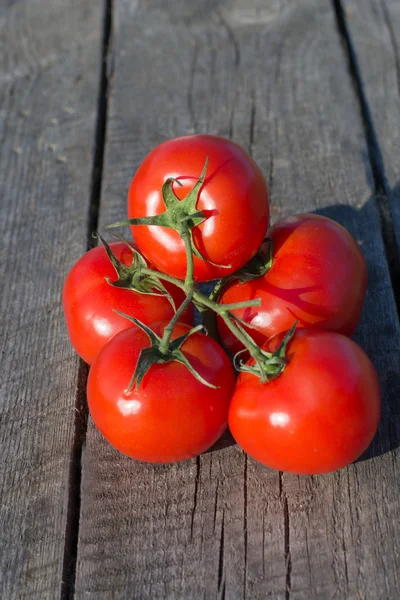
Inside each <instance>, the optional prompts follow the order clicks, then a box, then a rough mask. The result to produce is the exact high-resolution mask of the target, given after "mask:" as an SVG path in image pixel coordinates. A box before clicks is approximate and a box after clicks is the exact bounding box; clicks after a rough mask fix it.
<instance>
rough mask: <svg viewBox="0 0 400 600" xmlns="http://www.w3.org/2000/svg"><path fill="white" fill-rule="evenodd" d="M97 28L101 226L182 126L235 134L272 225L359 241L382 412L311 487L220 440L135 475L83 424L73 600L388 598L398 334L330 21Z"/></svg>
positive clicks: (153, 18)
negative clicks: (328, 229) (104, 83)
mask: <svg viewBox="0 0 400 600" xmlns="http://www.w3.org/2000/svg"><path fill="white" fill-rule="evenodd" d="M113 31H114V37H113V44H112V48H113V51H112V54H111V55H110V57H109V62H110V65H112V73H111V76H110V82H109V84H110V88H109V91H110V94H109V110H108V115H109V120H108V128H107V138H106V155H105V175H104V181H103V194H102V199H101V211H100V220H101V223H102V224H103V225H105V224H106V223H108V222H111V221H113V220H116V219H120V218H122V216H123V215H124V213H125V210H126V208H125V207H126V193H127V188H128V185H129V182H130V179H131V177H132V175H133V173H134V171H135V169H136V168H137V166H138V165H139V163H140V161H141V160H142V159H143V157H144V156H145V154H146V153H147V152H148V151H149V150H150V149H151V148H152V147H154V146H155V145H156V144H158V143H160V142H162V141H163V140H165V139H168V138H170V137H173V136H177V135H182V134H187V133H193V132H195V131H196V132H208V133H215V134H219V135H223V136H227V137H231V138H232V139H234V140H236V141H237V142H239V143H240V144H242V145H243V146H244V147H246V148H248V149H249V151H251V153H252V154H253V156H254V158H255V159H256V160H257V161H258V163H259V164H260V166H261V167H262V169H263V171H264V173H265V175H266V177H267V180H268V181H269V185H270V190H271V195H272V210H273V218H274V219H277V218H278V217H280V216H282V215H285V214H288V213H291V212H300V211H318V212H319V213H322V214H326V215H328V216H330V217H332V218H334V219H336V220H338V221H340V222H341V223H343V224H344V225H345V226H346V227H347V228H348V229H349V230H350V231H351V232H352V233H353V235H354V236H355V237H356V239H357V240H358V241H359V243H360V245H361V246H362V248H363V251H364V252H365V255H366V257H367V260H368V267H369V275H370V286H369V291H368V296H367V300H366V305H365V311H364V315H363V320H362V323H361V325H360V328H359V331H358V334H357V339H358V341H359V342H360V343H361V344H362V346H363V347H364V348H365V349H366V350H367V352H368V353H369V354H370V355H371V357H372V358H373V360H374V362H375V364H376V366H377V368H378V370H379V374H380V378H381V383H382V391H383V400H384V405H383V419H382V426H381V428H380V431H379V435H378V436H377V438H376V440H375V442H374V444H373V446H372V448H371V450H370V451H369V454H368V455H367V456H366V457H364V458H366V460H364V461H360V462H358V463H356V464H355V465H352V466H350V467H349V468H347V469H344V470H343V471H341V472H340V473H336V474H331V475H326V476H323V477H296V476H291V475H280V474H279V473H277V472H274V471H271V470H268V469H265V468H263V467H262V466H261V465H259V464H257V463H256V462H254V461H252V460H251V459H248V458H247V457H246V456H245V455H244V454H243V453H242V452H241V450H240V449H239V448H238V447H237V446H234V447H230V448H225V449H224V450H221V451H218V452H213V453H209V454H207V455H204V456H201V457H199V458H198V459H197V460H192V461H188V462H186V463H182V464H175V465H170V466H153V465H148V464H139V463H135V462H133V461H130V460H129V459H127V458H125V457H123V456H121V455H120V454H118V453H117V452H116V451H114V450H113V449H112V448H111V447H109V446H108V445H107V444H106V442H105V441H104V440H103V439H102V437H101V435H100V434H99V433H98V432H97V431H96V430H95V428H94V426H93V424H92V423H91V422H90V423H89V430H88V437H87V446H86V448H85V451H84V454H83V481H82V513H81V522H80V539H79V548H78V564H77V581H76V595H77V597H78V598H84V597H95V598H99V599H102V598H110V597H112V598H118V599H119V598H121V599H125V598H132V597H134V598H141V599H142V598H152V599H156V598H174V599H177V598H207V599H208V598H221V599H222V598H229V599H236V598H240V599H241V598H251V599H256V598H260V599H264V598H266V597H272V598H277V599H282V600H283V599H285V600H286V599H288V598H295V599H302V598H307V599H309V598H312V599H320V598H324V599H330V598H346V599H347V598H351V599H352V598H371V599H377V598H395V597H397V596H398V593H399V587H398V575H397V572H398V570H399V553H398V550H397V549H398V547H399V542H400V540H399V531H398V525H397V524H398V521H399V516H400V515H399V512H400V510H399V505H398V502H397V496H398V485H399V475H398V473H399V469H398V450H397V446H398V445H399V422H398V409H397V408H396V402H397V397H398V394H399V391H400V390H399V382H398V376H397V373H398V364H399V359H400V351H399V342H398V340H399V333H400V331H399V324H398V320H397V317H396V313H395V303H394V298H393V292H392V289H391V286H390V280H389V275H388V268H387V264H386V259H385V254H384V248H383V243H382V237H381V233H380V223H379V215H378V210H377V204H376V199H375V197H374V190H373V188H372V187H371V176H370V174H371V166H370V163H369V161H368V154H367V151H366V140H365V136H364V129H363V125H362V122H361V118H360V111H359V105H358V100H357V97H356V95H355V93H354V88H353V86H352V82H351V79H350V76H349V73H348V68H347V57H346V55H345V50H344V47H343V44H342V42H341V39H340V35H339V33H338V30H337V26H336V20H335V15H334V12H333V10H332V9H331V6H330V5H328V4H327V3H320V2H318V1H317V0H300V1H298V2H283V1H282V2H279V1H277V2H272V3H265V2H261V1H260V2H258V1H257V0H252V1H251V2H248V1H246V2H245V0H223V1H220V2H209V1H206V0H202V1H201V2H195V1H194V0H193V1H189V2H188V1H186V2H184V1H183V0H181V1H177V2H173V3H172V2H171V3H165V2H162V1H161V0H158V1H156V0H154V1H152V2H135V3H130V2H124V1H122V0H120V1H117V2H116V3H115V5H114V30H113ZM372 456H374V457H375V458H373V459H372V458H371V457H372ZM368 457H369V458H368Z"/></svg>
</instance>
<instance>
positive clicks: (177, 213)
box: [106, 157, 231, 269]
mask: <svg viewBox="0 0 400 600" xmlns="http://www.w3.org/2000/svg"><path fill="white" fill-rule="evenodd" d="M207 167H208V157H207V158H206V161H205V163H204V167H203V170H202V172H201V174H200V177H199V179H198V180H197V182H196V183H195V185H194V186H193V188H192V189H191V190H190V192H189V193H188V194H187V196H186V197H185V198H184V199H183V200H179V198H177V197H176V196H175V194H174V190H173V189H172V184H173V183H177V184H179V185H182V183H181V182H180V181H179V180H178V179H175V178H173V177H169V178H168V179H167V180H166V181H165V182H164V184H163V186H162V189H161V192H162V197H163V200H164V204H165V208H166V210H165V211H164V212H163V213H161V214H159V215H154V216H150V217H136V218H133V219H124V220H123V221H118V222H117V223H112V224H111V225H107V227H106V229H111V228H114V227H125V226H131V225H157V226H159V227H168V228H169V229H175V231H177V232H178V233H179V235H180V236H181V237H182V236H184V235H187V232H188V231H189V233H190V244H191V248H192V251H193V254H194V255H195V256H196V257H197V258H198V259H200V260H204V261H205V262H208V263H210V264H211V265H213V266H216V267H220V268H222V269H229V268H230V267H231V266H230V265H217V264H215V263H213V262H211V261H210V260H208V259H207V258H205V257H204V256H203V255H202V254H201V252H200V251H199V249H198V248H196V246H195V244H194V240H193V234H192V229H193V228H194V227H197V225H200V224H201V223H203V222H204V221H205V220H206V219H207V215H206V214H205V213H204V212H203V211H201V210H197V209H196V204H197V201H198V199H199V193H200V189H201V187H202V185H203V184H204V180H205V177H206V173H207Z"/></svg>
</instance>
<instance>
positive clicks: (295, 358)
mask: <svg viewBox="0 0 400 600" xmlns="http://www.w3.org/2000/svg"><path fill="white" fill-rule="evenodd" d="M281 338H282V335H281V334H280V335H278V336H275V337H274V338H272V339H271V340H269V341H268V342H267V344H265V346H264V349H265V350H267V351H269V352H274V351H275V350H276V349H277V347H278V345H279V343H280V341H281ZM286 356H287V358H288V361H289V362H288V364H287V366H286V368H285V370H284V371H283V373H282V375H280V376H279V377H278V378H277V379H274V380H273V381H271V382H269V383H265V384H262V383H261V382H260V380H259V379H258V377H256V376H254V375H252V374H250V373H241V374H240V375H239V379H238V382H237V385H236V389H235V393H234V395H233V398H232V402H231V405H230V409H229V427H230V430H231V432H232V435H233V437H234V438H235V440H236V441H237V442H238V444H239V445H240V446H241V447H242V448H243V449H244V450H245V451H246V452H248V453H249V454H250V456H252V457H253V458H255V459H256V460H258V461H259V462H261V463H263V464H264V465H267V466H268V467H272V468H274V469H278V470H280V471H288V472H291V473H298V474H317V473H326V472H328V471H334V470H336V469H341V468H342V467H345V466H346V465H348V464H350V463H351V462H353V461H354V460H356V459H357V458H358V457H359V456H360V454H362V452H364V450H366V448H367V447H368V445H369V444H370V442H371V440H372V438H373V437H374V435H375V432H376V430H377V427H378V424H379V419H380V393H379V382H378V377H377V374H376V371H375V369H374V366H373V365H372V363H371V361H370V360H369V358H368V357H367V355H366V354H365V353H364V352H363V350H362V349H361V348H360V347H359V346H358V345H357V344H356V343H355V342H353V341H352V340H351V339H350V338H348V337H345V336H343V335H341V334H339V333H333V332H329V331H318V330H307V329H302V330H301V329H300V330H297V331H296V333H295V335H294V337H293V338H292V340H291V341H290V342H289V345H288V348H287V353H286Z"/></svg>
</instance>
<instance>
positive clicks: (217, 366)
mask: <svg viewBox="0 0 400 600" xmlns="http://www.w3.org/2000/svg"><path fill="white" fill-rule="evenodd" d="M165 324H166V323H161V324H157V325H152V329H153V330H154V331H155V332H156V333H157V334H158V335H161V333H162V331H163V328H164V326H165ZM188 330H189V327H188V326H187V325H184V324H182V323H178V324H177V326H176V327H175V330H174V334H173V338H175V337H179V336H181V335H184V334H185V333H186V332H187V331H188ZM147 346H149V341H148V338H147V335H146V334H145V333H144V332H143V331H141V330H139V329H138V328H136V327H131V328H130V329H127V330H125V331H123V332H121V333H119V334H118V335H116V336H115V337H114V338H113V339H112V340H111V341H110V342H109V343H108V344H107V345H106V346H105V347H104V348H103V350H102V351H101V352H100V354H99V355H98V356H97V358H96V359H95V361H94V363H93V365H92V367H91V369H90V373H89V379H88V387H87V398H88V403H89V409H90V413H91V415H92V418H93V420H94V422H95V424H96V425H97V427H98V429H99V430H100V431H101V433H102V434H103V435H104V437H105V438H106V439H107V440H108V441H109V442H110V443H111V444H112V445H113V446H114V447H115V448H117V449H118V450H119V451H120V452H123V453H124V454H126V455H128V456H130V457H131V458H134V459H137V460H141V461H146V462H155V463H169V462H175V461H181V460H186V459H189V458H192V457H193V456H196V455H198V454H200V453H201V452H204V451H206V450H207V449H208V448H210V446H212V445H213V444H214V442H216V441H217V439H218V438H219V437H220V436H221V435H222V433H223V432H224V431H225V429H226V427H227V419H228V406H229V402H230V399H231V397H232V394H233V390H234V387H235V377H234V373H233V369H232V366H231V364H230V362H229V359H228V357H227V356H226V354H225V353H224V351H223V350H222V348H221V347H220V346H219V345H218V344H217V343H216V342H214V340H212V339H211V338H209V337H207V336H205V335H204V334H202V333H195V334H193V335H192V336H191V337H190V338H188V340H187V341H186V342H185V343H184V344H183V346H182V348H181V349H182V351H183V353H184V354H185V356H186V357H187V358H188V360H189V361H190V363H191V364H192V365H193V366H194V367H195V368H196V370H197V371H198V372H199V373H200V375H202V377H204V378H205V379H206V380H207V381H208V382H210V383H212V384H214V385H216V386H218V387H217V389H211V388H209V387H206V386H204V384H202V383H200V382H199V381H198V380H196V379H195V378H194V376H193V375H192V374H191V373H190V371H189V370H188V369H187V368H186V367H185V366H184V365H182V364H179V363H177V362H171V363H167V364H163V365H161V364H157V365H152V367H151V368H150V370H149V372H148V373H147V374H146V375H145V376H144V379H143V380H142V382H141V384H140V386H139V388H138V389H133V390H132V391H131V392H130V393H129V394H127V393H126V392H125V390H126V389H127V388H128V385H129V382H130V380H131V377H132V375H133V373H134V371H135V367H136V364H137V360H138V356H139V353H140V351H141V350H142V349H143V348H145V347H147Z"/></svg>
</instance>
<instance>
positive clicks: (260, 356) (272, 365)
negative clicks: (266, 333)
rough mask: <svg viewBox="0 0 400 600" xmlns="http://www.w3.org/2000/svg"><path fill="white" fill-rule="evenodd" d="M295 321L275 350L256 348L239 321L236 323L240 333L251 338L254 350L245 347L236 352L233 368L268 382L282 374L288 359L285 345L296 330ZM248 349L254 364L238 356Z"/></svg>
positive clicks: (262, 381)
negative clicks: (267, 350) (268, 350)
mask: <svg viewBox="0 0 400 600" xmlns="http://www.w3.org/2000/svg"><path fill="white" fill-rule="evenodd" d="M297 323H298V321H295V323H293V325H292V327H291V328H290V329H289V331H288V332H287V334H286V335H285V337H284V338H283V340H282V343H281V344H280V346H279V348H278V349H277V350H276V351H275V352H266V351H265V350H262V349H261V348H258V346H256V345H255V344H254V341H253V340H252V339H251V338H250V336H249V335H248V333H247V332H246V331H245V330H244V329H243V327H242V326H241V325H240V323H236V326H237V327H238V329H239V330H240V331H241V333H242V334H244V336H245V337H246V338H247V340H248V341H250V340H251V342H252V344H251V346H253V350H254V351H253V352H252V351H251V348H245V349H244V350H241V351H240V352H238V353H237V354H236V355H235V357H234V364H235V368H236V369H237V370H238V371H240V372H242V373H251V374H252V375H255V376H256V377H258V378H259V379H260V381H261V383H268V382H270V381H272V380H273V379H276V378H277V377H279V376H280V375H282V373H283V371H284V370H285V368H286V365H287V364H288V360H287V358H286V350H287V346H288V344H289V342H290V340H291V339H292V337H293V335H294V333H295V331H296V327H297ZM249 349H250V353H251V355H252V356H253V358H254V364H247V363H244V362H243V361H242V360H240V358H239V357H240V355H241V354H242V353H243V352H246V351H247V350H249Z"/></svg>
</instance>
